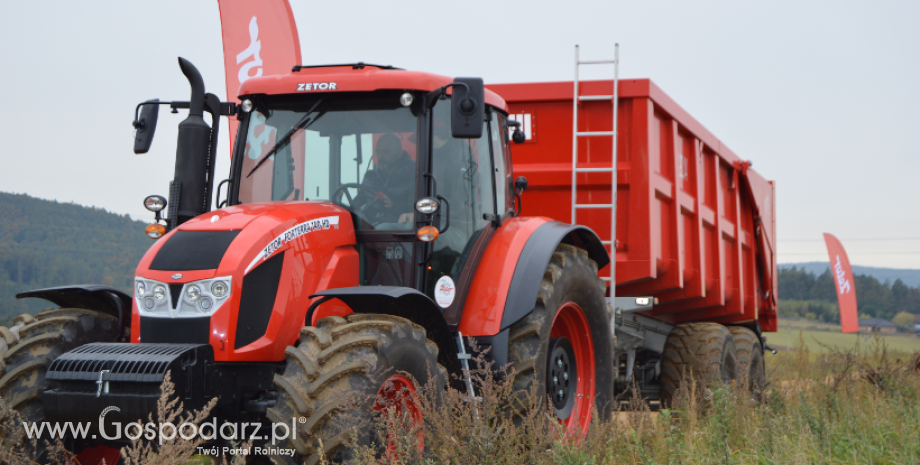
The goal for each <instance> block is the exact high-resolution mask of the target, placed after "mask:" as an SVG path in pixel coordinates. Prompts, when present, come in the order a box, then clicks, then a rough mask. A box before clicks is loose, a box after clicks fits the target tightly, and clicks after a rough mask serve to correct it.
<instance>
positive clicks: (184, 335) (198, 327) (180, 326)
mask: <svg viewBox="0 0 920 465" xmlns="http://www.w3.org/2000/svg"><path fill="white" fill-rule="evenodd" d="M210 331H211V318H210V317H203V318H156V317H150V316H142V317H141V342H162V343H169V344H207V343H209V342H210V340H211V334H210Z"/></svg>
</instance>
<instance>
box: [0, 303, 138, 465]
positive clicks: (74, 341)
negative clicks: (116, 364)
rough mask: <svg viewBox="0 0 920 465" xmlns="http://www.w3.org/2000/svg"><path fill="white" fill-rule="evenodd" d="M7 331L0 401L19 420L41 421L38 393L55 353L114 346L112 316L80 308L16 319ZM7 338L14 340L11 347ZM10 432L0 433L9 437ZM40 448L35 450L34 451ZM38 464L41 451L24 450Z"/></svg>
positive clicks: (1, 330) (0, 331) (0, 330)
mask: <svg viewBox="0 0 920 465" xmlns="http://www.w3.org/2000/svg"><path fill="white" fill-rule="evenodd" d="M15 321H16V322H17V323H16V325H14V326H13V328H12V331H11V330H10V329H9V328H6V327H0V338H2V339H3V340H4V342H5V343H6V344H8V348H7V349H6V350H5V351H4V352H3V354H2V360H3V370H2V372H0V375H2V377H0V397H2V398H3V399H4V400H5V401H6V403H7V404H8V405H9V406H10V407H11V408H13V409H15V410H16V411H17V412H19V414H20V415H21V416H22V419H23V420H25V421H32V422H36V421H39V422H40V421H43V420H44V418H45V415H44V407H43V406H42V401H41V393H42V392H43V391H44V390H45V389H47V387H48V383H47V381H46V380H45V372H46V371H47V369H48V366H49V365H50V364H51V362H52V361H54V359H56V358H58V357H59V356H60V355H61V354H63V353H65V352H68V351H70V350H73V349H75V348H77V347H79V346H82V345H84V344H89V343H92V342H114V341H115V339H116V338H117V337H118V333H119V329H120V328H119V327H118V321H117V319H116V318H115V317H113V316H111V315H108V314H105V313H102V312H97V311H94V310H86V309H82V308H55V309H48V310H43V311H42V312H40V313H39V314H38V315H35V317H32V316H31V315H21V316H19V317H16V320H15ZM10 336H13V337H14V338H15V341H13V343H10V342H11V339H10ZM10 433H11V432H9V431H0V436H4V437H9V435H10ZM40 447H41V446H40ZM30 453H31V454H32V455H33V457H32V458H33V459H35V460H36V461H39V462H42V461H43V460H40V458H41V454H42V453H43V451H41V450H35V451H30Z"/></svg>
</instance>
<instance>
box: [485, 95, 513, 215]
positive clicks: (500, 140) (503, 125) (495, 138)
mask: <svg viewBox="0 0 920 465" xmlns="http://www.w3.org/2000/svg"><path fill="white" fill-rule="evenodd" d="M489 129H490V131H489V133H490V138H491V139H492V154H493V155H492V158H493V160H495V196H496V200H497V202H496V203H497V205H498V211H497V212H496V213H497V214H499V215H501V214H504V213H505V212H506V211H508V210H509V209H513V208H514V178H513V177H512V176H513V173H512V172H511V150H510V147H509V146H508V143H509V137H508V117H507V116H506V115H504V114H501V113H498V112H493V113H492V122H491V125H490V128H489Z"/></svg>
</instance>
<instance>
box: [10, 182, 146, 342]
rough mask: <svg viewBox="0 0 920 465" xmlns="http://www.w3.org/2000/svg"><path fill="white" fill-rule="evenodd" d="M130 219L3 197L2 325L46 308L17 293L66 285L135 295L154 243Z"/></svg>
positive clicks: (139, 224)
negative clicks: (142, 264) (104, 287)
mask: <svg viewBox="0 0 920 465" xmlns="http://www.w3.org/2000/svg"><path fill="white" fill-rule="evenodd" d="M145 226H146V225H145V224H144V223H142V222H139V221H134V220H132V219H131V218H130V217H128V216H127V215H118V214H115V213H110V212H107V211H105V210H103V209H99V208H93V207H84V206H81V205H76V204H72V203H59V202H54V201H48V200H42V199H37V198H35V197H29V196H28V195H21V194H8V193H4V192H0V325H4V324H6V323H8V322H9V319H11V318H12V317H13V316H16V315H19V314H21V313H25V312H28V311H31V312H35V311H37V310H40V309H42V308H47V307H49V306H50V305H48V303H47V302H45V301H42V300H39V299H23V300H17V299H16V298H15V294H16V293H17V292H22V291H26V290H30V289H39V288H43V287H50V286H61V285H66V284H104V285H108V286H112V287H115V288H118V289H121V290H123V291H125V292H128V293H131V292H132V289H131V287H132V284H131V283H132V280H133V278H134V270H135V268H137V263H138V262H139V261H140V259H141V256H143V254H144V252H146V251H147V248H148V247H150V246H151V244H152V243H153V241H151V240H150V239H148V238H147V236H146V235H144V227H145Z"/></svg>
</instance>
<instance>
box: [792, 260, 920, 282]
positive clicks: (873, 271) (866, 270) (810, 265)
mask: <svg viewBox="0 0 920 465" xmlns="http://www.w3.org/2000/svg"><path fill="white" fill-rule="evenodd" d="M792 267H795V268H797V269H798V270H799V271H807V272H810V273H814V274H815V276H819V275H821V273H824V272H825V271H826V270H828V269H830V264H829V263H828V262H826V261H824V262H804V263H780V264H779V269H780V270H784V269H790V268H792ZM853 274H856V275H860V274H864V275H866V276H872V277H873V278H875V279H877V280H879V282H885V281H888V282H891V283H893V282H895V281H897V280H899V279H900V280H901V282H902V283H904V284H906V285H908V286H911V287H920V270H906V269H900V268H876V267H874V266H861V265H853Z"/></svg>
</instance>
